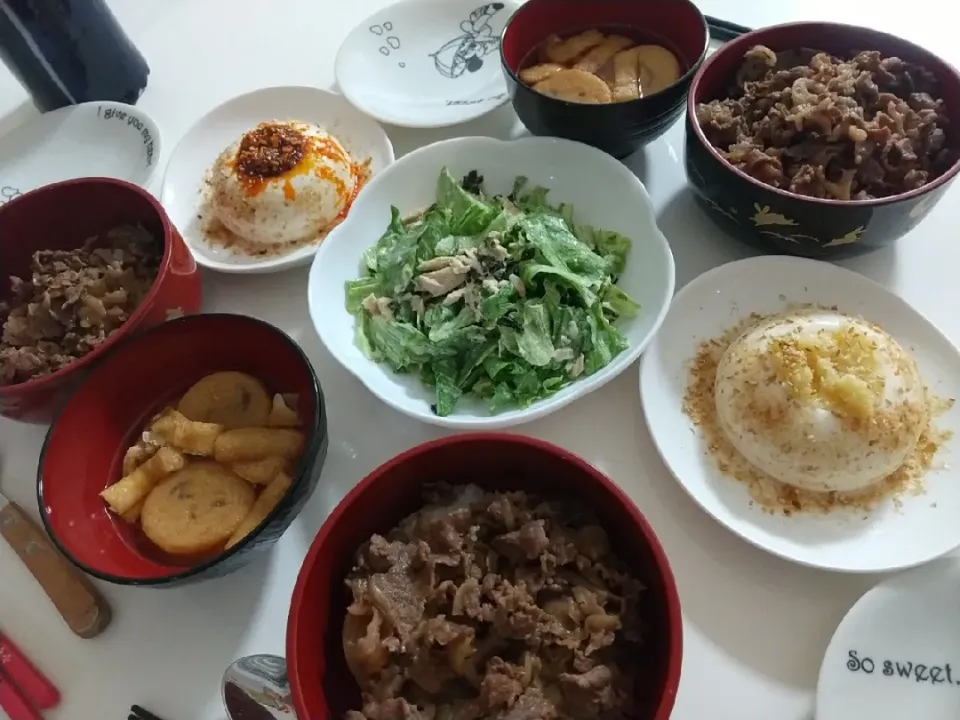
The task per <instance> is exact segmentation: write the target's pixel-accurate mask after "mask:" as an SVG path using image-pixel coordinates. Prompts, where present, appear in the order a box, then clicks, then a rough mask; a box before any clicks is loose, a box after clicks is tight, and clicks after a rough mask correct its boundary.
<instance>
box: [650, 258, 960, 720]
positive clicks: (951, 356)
mask: <svg viewBox="0 0 960 720" xmlns="http://www.w3.org/2000/svg"><path fill="white" fill-rule="evenodd" d="M801 303H811V304H816V305H822V306H834V305H835V306H837V307H838V308H839V309H840V310H841V312H845V313H848V314H851V315H859V316H862V317H864V318H866V319H867V320H869V321H871V322H874V323H876V324H878V325H879V326H881V327H882V328H883V329H884V330H886V331H887V332H888V333H890V335H892V336H893V337H894V338H895V339H896V340H897V341H898V342H899V343H900V344H901V345H903V346H904V347H905V348H906V349H907V350H908V351H910V352H911V353H912V354H913V356H914V358H915V359H916V361H917V365H918V366H919V369H920V373H921V375H922V377H923V380H924V381H925V382H926V384H927V386H928V388H929V389H930V390H931V391H932V392H933V393H934V394H936V395H937V396H939V397H943V398H960V353H958V352H957V349H956V348H954V347H953V345H952V344H951V343H950V341H949V340H948V339H947V338H946V337H944V335H943V334H942V333H941V332H940V331H939V330H938V329H937V328H936V327H935V326H934V325H933V324H932V323H931V322H930V321H929V320H927V318H925V317H924V316H923V315H921V314H920V313H919V312H918V311H917V310H915V309H914V308H913V307H911V306H910V305H909V304H908V303H907V302H906V301H905V300H903V299H902V298H900V297H898V296H897V295H895V294H893V293H892V292H890V291H889V290H887V289H886V288H884V287H883V286H881V285H879V284H878V283H875V282H873V281H872V280H869V279H868V278H865V277H864V276H862V275H859V274H857V273H855V272H851V271H849V270H844V269H843V268H840V267H837V266H835V265H832V264H829V263H825V262H818V261H815V260H806V259H803V258H796V257H785V256H783V257H779V256H763V257H755V258H749V259H746V260H739V261H736V262H732V263H728V264H726V265H722V266H720V267H718V268H714V269H713V270H710V271H709V272H706V273H704V274H703V275H701V276H700V277H698V278H696V279H695V280H693V281H692V282H690V283H689V284H688V285H686V286H685V287H684V288H682V289H681V290H680V291H679V292H678V293H677V295H676V297H675V298H674V300H673V304H672V306H671V308H670V312H669V313H668V314H667V318H666V320H665V321H664V324H663V327H662V328H661V329H660V332H659V333H658V334H657V336H656V337H655V338H654V340H653V342H652V343H651V344H650V347H649V348H648V349H647V352H646V353H645V355H644V358H643V362H642V363H641V365H640V397H641V402H642V404H643V411H644V415H645V417H646V421H647V425H648V427H649V428H650V433H651V435H652V436H653V440H654V442H655V444H656V446H657V449H658V451H659V452H660V455H661V457H662V458H663V460H664V462H665V463H666V465H667V467H668V468H669V469H670V471H671V472H672V473H673V475H674V476H675V477H676V478H677V480H678V481H679V482H680V484H681V485H682V486H683V487H684V488H685V489H686V490H687V492H688V493H690V495H691V496H692V497H693V499H694V500H695V501H696V502H697V503H698V504H699V505H700V506H701V507H702V508H703V509H704V510H705V511H706V512H707V513H709V514H710V515H712V516H713V517H714V519H716V520H717V521H719V522H720V523H722V524H723V525H725V526H726V527H727V528H729V529H730V530H732V531H733V532H735V533H737V534H738V535H740V536H741V537H742V538H744V539H745V540H747V541H749V542H751V543H753V544H754V545H756V546H757V547H760V548H763V549H765V550H768V551H769V552H771V553H773V554H775V555H779V556H780V557H783V558H786V559H788V560H792V561H794V562H797V563H800V564H803V565H809V566H812V567H818V568H823V569H826V570H836V571H841V572H883V571H888V570H897V569H902V568H907V567H911V566H914V565H919V564H920V563H924V562H927V561H929V560H932V559H933V558H936V557H939V556H940V555H943V554H944V553H947V552H949V551H951V550H953V549H954V548H956V547H957V546H960V523H958V522H957V518H958V517H960V473H958V471H957V469H956V468H955V467H953V463H955V462H957V461H958V459H957V453H956V449H955V448H956V443H957V442H958V439H957V438H956V437H955V438H954V439H953V440H952V441H950V442H947V443H946V445H945V446H944V447H942V448H941V449H940V451H939V452H938V455H937V458H936V461H937V462H938V463H946V466H945V467H941V468H939V469H935V470H931V471H930V472H929V473H927V475H926V477H925V479H924V484H925V492H924V493H923V494H911V493H909V492H908V493H905V494H903V495H901V496H900V497H899V498H897V501H898V502H894V501H893V500H890V499H888V500H887V501H885V502H884V503H882V504H881V505H880V506H879V507H877V508H876V509H875V510H874V511H873V512H870V513H863V512H856V513H854V512H849V513H847V512H838V511H835V512H831V513H829V514H827V515H814V514H811V513H796V514H793V515H792V516H789V517H787V516H784V515H783V514H781V513H777V514H771V513H769V512H766V511H764V510H763V509H762V508H760V507H759V506H757V505H755V504H754V503H753V502H751V498H750V495H749V492H748V490H747V487H746V486H745V485H743V484H741V483H740V482H738V481H736V480H733V479H730V478H728V477H727V476H725V475H723V474H722V473H721V472H720V471H719V470H718V469H717V467H716V465H715V463H714V461H713V459H712V458H711V457H710V456H709V454H708V453H707V451H706V449H705V447H704V443H703V442H702V440H701V438H700V436H699V435H698V432H697V430H696V428H695V426H694V425H693V422H692V421H691V420H690V418H689V417H688V416H687V415H686V414H685V413H684V412H683V410H682V407H681V406H682V403H683V397H684V394H685V391H686V386H687V380H688V373H689V363H690V361H691V360H692V359H693V358H694V356H695V354H696V350H697V348H698V347H699V345H700V343H701V342H703V341H705V340H709V339H711V338H716V337H719V336H720V335H722V334H723V333H724V331H725V330H727V329H729V328H731V327H733V326H735V325H736V324H737V323H738V322H740V321H741V320H742V319H744V318H746V317H747V316H749V315H750V313H760V314H771V313H776V312H780V311H782V310H784V309H786V306H787V305H795V304H801ZM936 422H937V427H938V428H940V429H943V430H948V431H953V433H954V434H955V435H956V433H957V432H958V431H960V407H957V406H954V407H953V408H952V409H951V410H950V411H949V412H947V413H946V414H945V415H943V416H941V417H939V418H938V419H937V421H936ZM865 717H866V716H865Z"/></svg>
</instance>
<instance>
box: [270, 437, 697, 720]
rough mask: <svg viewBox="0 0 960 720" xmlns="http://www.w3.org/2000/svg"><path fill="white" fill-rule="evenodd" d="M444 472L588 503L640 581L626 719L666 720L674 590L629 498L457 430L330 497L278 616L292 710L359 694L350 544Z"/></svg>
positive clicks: (507, 442)
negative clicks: (350, 639)
mask: <svg viewBox="0 0 960 720" xmlns="http://www.w3.org/2000/svg"><path fill="white" fill-rule="evenodd" d="M439 480H443V481H446V482H454V483H469V482H473V483H476V484H478V485H480V486H482V487H484V488H487V489H492V490H526V491H532V492H536V493H539V494H541V495H543V496H546V497H554V498H558V499H564V500H567V501H572V502H578V503H581V504H583V505H585V506H589V507H591V508H592V509H593V510H594V511H595V512H596V514H597V516H598V518H599V520H600V521H601V523H602V524H603V527H604V528H605V529H606V530H607V532H609V533H610V535H611V539H612V545H613V546H614V547H616V548H617V551H618V554H619V555H620V557H621V558H623V559H624V560H625V561H626V562H628V563H629V564H630V565H631V566H632V569H633V571H634V572H635V573H636V574H637V576H638V577H639V578H640V579H641V580H643V581H644V583H645V584H646V585H647V592H646V599H647V605H646V607H645V615H646V618H647V623H646V627H647V628H648V630H649V635H648V637H647V643H646V645H645V651H644V652H645V657H644V660H645V662H646V663H647V665H648V670H647V672H646V673H645V675H644V680H643V684H642V686H641V687H639V688H637V697H638V698H639V700H640V712H639V713H638V714H637V715H636V718H635V720H667V718H669V717H670V713H671V711H672V709H673V704H674V701H675V699H676V694H677V687H678V685H679V682H680V664H681V658H682V654H683V650H682V645H683V625H682V620H681V615H680V599H679V597H678V596H677V587H676V583H675V582H674V579H673V573H672V571H671V570H670V564H669V563H668V562H667V557H666V555H665V554H664V551H663V547H662V546H661V545H660V542H659V540H657V537H656V535H655V534H654V532H653V530H652V529H651V527H650V525H649V524H648V523H647V521H646V520H645V519H644V517H643V515H642V514H641V513H640V511H639V510H638V509H637V507H636V505H634V504H633V502H632V501H631V500H630V498H628V497H627V496H626V494H624V492H623V491H622V490H620V488H618V487H617V486H616V485H615V484H614V483H613V482H612V481H611V480H610V479H609V478H608V477H607V476H605V475H604V474H603V473H601V472H600V471H599V470H597V469H596V468H594V467H593V466H591V465H590V464H588V463H587V462H586V461H584V460H582V459H581V458H579V457H577V456H576V455H573V454H571V453H568V452H567V451H565V450H563V449H562V448H559V447H556V446H555V445H550V444H549V443H546V442H543V441H542V440H536V439H534V438H528V437H523V436H521V435H512V434H505V433H475V434H462V435H455V436H453V437H447V438H443V439H441V440H436V441H433V442H429V443H426V444H423V445H419V446H417V447H415V448H413V449H411V450H408V451H407V452H405V453H403V454H402V455H399V456H397V457H395V458H394V459H392V460H390V461H389V462H387V463H386V464H384V465H381V466H380V467H379V468H377V469H376V470H374V471H373V472H372V473H370V474H369V475H368V476H367V477H366V478H364V479H363V480H362V481H361V482H360V483H359V484H358V485H357V486H356V487H355V488H354V489H353V490H352V491H351V492H350V493H349V494H348V495H347V496H346V497H345V498H344V499H343V501H342V502H341V503H340V504H339V505H338V506H337V508H336V509H335V510H334V511H333V513H332V514H331V515H330V517H329V518H327V521H326V522H325V523H324V524H323V527H322V528H321V529H320V532H319V534H318V535H317V537H316V538H315V539H314V541H313V544H312V545H311V547H310V550H309V552H308V553H307V557H306V560H304V563H303V567H302V568H301V569H300V575H299V577H298V578H297V585H296V588H295V589H294V592H293V600H292V604H291V607H290V617H289V619H288V622H287V664H288V668H287V669H288V672H289V676H290V684H291V688H292V690H293V700H294V707H295V709H296V712H297V716H298V717H301V718H339V717H343V714H344V713H345V712H346V711H347V710H348V709H351V708H353V709H358V708H359V702H360V696H359V690H358V688H357V684H356V683H355V682H354V680H353V677H352V676H351V675H350V672H349V670H348V669H347V666H346V660H345V658H344V654H343V647H342V645H341V630H342V627H343V619H344V616H345V613H346V606H347V604H348V598H347V592H346V589H345V587H344V584H343V580H344V577H345V576H346V574H347V572H348V571H349V570H350V567H351V564H352V562H353V556H354V553H355V552H356V550H357V548H358V547H359V546H360V545H361V544H362V543H363V542H364V541H365V540H367V539H368V538H369V537H370V536H371V535H372V534H374V533H383V534H385V533H386V532H387V531H388V530H390V529H391V528H392V527H394V526H395V525H396V524H397V523H398V522H399V521H400V520H402V519H403V518H404V517H405V516H407V515H409V514H410V513H412V512H415V511H416V510H417V509H418V508H419V507H420V505H421V502H420V497H421V489H422V488H423V486H424V484H426V483H430V482H436V481H439Z"/></svg>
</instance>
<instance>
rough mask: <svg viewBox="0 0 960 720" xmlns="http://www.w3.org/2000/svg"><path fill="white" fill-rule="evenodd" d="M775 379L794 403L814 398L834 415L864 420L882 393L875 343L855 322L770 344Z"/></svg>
mask: <svg viewBox="0 0 960 720" xmlns="http://www.w3.org/2000/svg"><path fill="white" fill-rule="evenodd" d="M769 352H770V360H771V363H772V365H773V369H774V372H775V373H776V376H777V381H778V382H780V383H781V385H783V386H784V387H785V388H786V389H787V391H788V392H789V393H790V396H791V397H792V398H793V399H795V400H798V401H799V402H802V403H805V404H809V403H815V402H816V403H819V404H821V405H823V406H825V407H827V408H828V409H829V410H830V411H831V412H832V413H833V414H835V415H837V416H839V417H847V418H852V419H855V420H869V419H870V418H871V417H872V416H873V414H874V411H875V409H876V407H877V400H878V399H879V398H880V397H881V396H882V395H883V391H884V385H885V380H884V378H883V376H882V375H881V374H880V372H879V370H878V366H879V362H878V359H877V346H876V343H875V342H874V341H873V340H872V339H870V338H869V337H868V336H867V335H865V334H864V333H863V332H861V331H859V330H858V329H857V328H856V327H853V326H847V327H845V328H843V329H842V330H833V331H831V330H820V331H818V332H817V334H816V338H805V337H787V338H777V339H776V340H773V341H772V342H771V343H770V351H769Z"/></svg>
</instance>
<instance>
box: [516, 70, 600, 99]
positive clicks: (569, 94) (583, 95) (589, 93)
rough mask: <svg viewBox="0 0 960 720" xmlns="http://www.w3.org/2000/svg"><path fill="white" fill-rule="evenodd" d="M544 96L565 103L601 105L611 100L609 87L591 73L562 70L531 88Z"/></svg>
mask: <svg viewBox="0 0 960 720" xmlns="http://www.w3.org/2000/svg"><path fill="white" fill-rule="evenodd" d="M533 89H534V90H536V91H537V92H539V93H543V94H544V95H549V96H550V97H554V98H557V99H558V100H565V101H566V102H575V103H586V104H592V105H602V104H605V103H608V102H610V101H611V99H612V95H611V93H610V86H609V85H607V84H606V83H605V82H604V81H603V80H601V79H600V78H598V77H597V76H596V75H594V74H593V73H588V72H585V71H583V70H562V71H560V72H558V73H554V74H553V75H551V76H550V77H548V78H547V79H546V80H542V81H540V82H538V83H537V84H536V85H534V86H533Z"/></svg>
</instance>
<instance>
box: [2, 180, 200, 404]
mask: <svg viewBox="0 0 960 720" xmlns="http://www.w3.org/2000/svg"><path fill="white" fill-rule="evenodd" d="M138 223H139V224H140V225H142V226H143V227H144V228H146V229H147V230H148V231H149V232H151V233H152V234H153V236H154V237H156V238H158V239H159V240H161V241H162V242H163V260H162V262H161V263H160V272H159V273H158V274H157V279H156V280H155V281H154V283H153V287H151V288H150V291H149V292H148V293H147V296H146V297H145V298H144V299H143V302H142V303H140V306H139V307H138V308H137V309H136V310H135V311H134V313H133V314H132V315H131V316H130V319H129V320H127V322H126V323H124V325H123V326H122V327H121V328H120V329H119V330H117V331H116V332H115V333H113V335H111V336H110V337H109V338H108V339H107V340H106V341H105V342H103V343H102V344H101V345H99V346H98V347H97V348H96V349H95V350H93V351H92V352H90V353H88V354H87V355H84V356H83V357H82V358H80V359H79V360H77V361H75V362H73V363H71V364H69V365H68V366H67V367H65V368H63V369H62V370H60V371H58V372H55V373H52V374H50V375H44V376H42V377H38V378H35V379H33V380H30V381H28V382H25V383H19V384H17V385H6V386H0V415H6V416H7V417H12V418H16V419H18V420H27V421H35V422H49V420H50V419H51V418H52V417H53V416H54V415H55V414H56V412H57V410H58V409H59V407H60V406H61V405H62V404H63V402H64V400H66V398H67V397H68V396H69V394H70V392H72V391H73V389H74V388H76V386H77V385H78V384H79V383H80V382H82V380H83V377H84V375H85V373H86V372H87V370H89V369H90V367H91V366H92V365H94V364H95V363H96V362H97V361H98V360H99V359H100V358H102V357H104V356H105V355H106V354H108V353H109V352H110V351H111V349H112V348H113V347H114V346H115V345H116V344H117V343H118V342H120V340H122V339H123V338H124V337H126V336H129V335H132V334H133V333H134V332H136V331H138V330H142V329H144V328H148V327H151V326H153V325H156V324H158V323H162V322H163V321H164V320H166V319H167V317H168V316H169V315H170V314H176V315H189V314H191V313H195V312H198V311H199V310H200V303H201V286H200V275H199V273H198V272H197V264H196V262H195V261H194V259H193V256H192V255H191V254H190V251H189V250H188V249H187V246H186V245H185V244H184V242H183V238H182V237H180V233H179V232H177V229H176V228H175V227H174V226H173V223H172V222H170V218H169V217H167V213H166V212H165V211H164V209H163V208H162V207H161V206H160V203H159V202H158V201H157V200H156V198H154V197H153V196H152V195H151V194H150V193H148V192H147V191H146V190H144V189H143V188H140V187H137V186H136V185H133V184H131V183H128V182H124V181H122V180H114V179H112V178H81V179H78V180H66V181H64V182H59V183H55V184H53V185H46V186H44V187H42V188H38V189H37V190H33V191H32V192H28V193H26V194H25V195H22V196H20V197H18V198H15V199H13V200H11V201H9V202H7V203H4V204H2V205H0V300H6V299H8V298H9V295H10V290H11V287H10V277H11V276H15V277H19V278H28V277H30V274H31V270H30V264H31V259H32V257H33V254H34V253H35V252H36V251H38V250H74V249H76V248H79V247H82V246H83V244H84V243H85V242H86V241H87V240H88V239H90V238H92V237H98V236H99V237H103V236H104V235H105V234H106V233H107V232H108V231H110V230H112V229H114V228H116V227H118V226H120V225H136V224H138Z"/></svg>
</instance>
